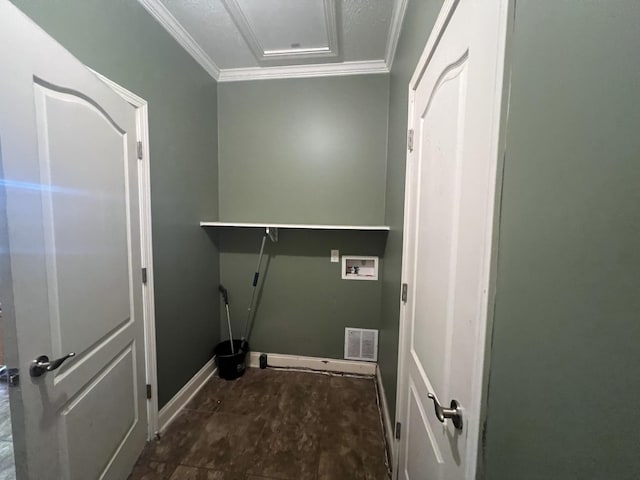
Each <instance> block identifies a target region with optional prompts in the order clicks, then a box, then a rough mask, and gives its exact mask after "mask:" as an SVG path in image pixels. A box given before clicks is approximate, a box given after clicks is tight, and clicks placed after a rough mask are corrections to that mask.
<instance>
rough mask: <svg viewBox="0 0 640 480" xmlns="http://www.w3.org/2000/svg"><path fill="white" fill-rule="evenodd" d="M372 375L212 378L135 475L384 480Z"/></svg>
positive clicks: (181, 479)
mask: <svg viewBox="0 0 640 480" xmlns="http://www.w3.org/2000/svg"><path fill="white" fill-rule="evenodd" d="M388 478H389V476H388V473H387V467H386V464H385V446H384V440H383V433H382V428H381V423H380V416H379V411H378V406H377V403H376V388H375V384H374V380H373V379H369V378H352V377H342V376H327V375H321V374H314V373H301V372H292V371H281V370H272V369H266V370H259V369H248V370H247V372H246V373H245V375H244V376H243V377H241V378H239V379H237V380H235V381H225V380H221V379H219V378H217V377H216V378H214V379H212V380H211V381H210V382H209V383H208V384H207V385H206V386H205V387H204V388H203V389H202V390H201V391H200V392H199V393H198V395H197V396H196V397H195V398H194V399H193V400H192V401H191V402H190V403H189V405H188V406H187V408H186V409H185V410H184V411H183V412H182V413H181V414H180V416H179V417H178V418H177V419H176V420H175V421H174V422H173V423H172V424H171V425H170V426H169V428H168V429H167V432H166V433H165V434H164V435H163V437H162V439H161V440H159V441H157V442H153V443H151V444H150V445H149V446H148V447H147V448H146V449H145V451H144V452H143V454H142V455H141V457H140V459H139V460H138V464H137V465H136V468H135V469H134V471H133V473H132V474H131V477H130V480H142V479H144V480H151V479H153V480H270V479H276V480H307V479H308V480H352V479H353V480H387V479H388Z"/></svg>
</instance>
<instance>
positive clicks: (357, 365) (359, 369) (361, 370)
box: [249, 352, 377, 376]
mask: <svg viewBox="0 0 640 480" xmlns="http://www.w3.org/2000/svg"><path fill="white" fill-rule="evenodd" d="M261 353H263V352H250V353H249V366H250V367H253V368H256V367H259V366H260V354H261ZM267 363H268V364H269V366H270V367H284V368H303V369H308V370H317V371H321V372H337V373H352V374H357V375H371V376H373V375H375V374H376V367H377V364H375V363H373V362H358V361H354V360H338V359H335V358H320V357H301V356H299V355H283V354H281V353H267Z"/></svg>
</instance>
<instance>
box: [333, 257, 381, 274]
mask: <svg viewBox="0 0 640 480" xmlns="http://www.w3.org/2000/svg"><path fill="white" fill-rule="evenodd" d="M342 279H343V280H378V257H363V256H358V255H343V256H342Z"/></svg>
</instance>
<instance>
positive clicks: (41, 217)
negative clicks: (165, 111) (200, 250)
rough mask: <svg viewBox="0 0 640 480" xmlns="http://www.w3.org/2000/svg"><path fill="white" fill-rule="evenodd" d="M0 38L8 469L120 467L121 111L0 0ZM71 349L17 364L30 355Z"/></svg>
mask: <svg viewBox="0 0 640 480" xmlns="http://www.w3.org/2000/svg"><path fill="white" fill-rule="evenodd" d="M0 45H2V47H1V48H0V155H1V162H0V165H1V168H2V171H1V172H0V174H1V178H2V182H1V184H0V200H2V201H0V229H4V230H5V231H4V234H3V235H0V242H2V243H3V244H2V245H0V252H1V255H0V263H1V265H0V272H2V273H3V277H2V279H1V280H0V281H1V284H0V296H2V298H1V300H0V301H1V302H2V305H3V310H4V317H5V318H4V321H5V328H6V329H7V330H8V331H9V332H8V335H9V336H12V335H15V336H16V338H17V345H16V346H17V352H15V354H14V355H13V356H12V357H10V358H8V360H7V363H8V364H9V365H10V366H17V367H19V368H20V385H19V386H18V387H15V388H12V389H11V393H10V400H11V410H12V420H13V428H14V445H15V453H16V463H17V472H18V478H19V479H27V478H28V479H34V480H35V479H37V480H43V479H52V480H60V479H78V480H91V479H97V478H107V479H117V480H122V479H125V478H127V476H128V474H129V472H130V471H131V468H132V466H133V464H134V463H135V461H136V458H137V457H138V455H139V453H140V452H141V450H142V448H143V447H144V443H145V439H146V433H147V414H146V399H145V394H144V392H145V377H144V372H145V369H144V342H143V328H144V326H143V318H142V303H141V299H142V290H141V288H142V280H141V270H140V228H139V210H138V208H139V206H138V191H137V188H138V181H137V172H138V170H137V165H136V162H137V159H136V138H135V132H136V125H135V111H134V108H133V107H132V106H131V105H129V104H128V103H127V102H125V101H124V100H122V99H121V98H120V97H119V96H118V95H117V94H116V93H114V92H113V91H112V90H111V89H110V88H109V87H107V86H106V85H105V84H104V83H103V82H102V81H100V80H99V79H98V78H97V77H96V76H95V75H94V74H93V73H91V72H89V70H87V68H85V67H84V66H83V65H82V64H81V63H80V62H78V61H77V60H76V59H75V58H73V57H72V56H71V55H70V54H69V53H68V52H67V51H65V50H64V49H63V48H62V47H61V46H60V45H58V44H57V43H56V42H55V41H54V40H52V39H51V38H50V37H48V36H47V35H46V34H45V33H44V32H43V31H42V30H40V29H39V28H38V27H37V26H36V25H35V24H34V23H32V22H31V21H30V20H29V19H28V18H27V17H26V16H25V15H23V14H22V13H21V12H20V11H19V10H17V9H16V8H15V7H13V6H12V5H11V4H10V3H9V2H8V1H4V0H0ZM71 352H73V353H75V357H73V358H69V359H68V360H67V361H66V362H65V363H64V364H63V365H62V366H60V367H59V368H57V369H56V370H53V371H46V369H45V368H44V367H45V366H46V364H45V365H43V367H42V368H40V369H36V370H39V371H34V373H35V374H38V373H41V375H40V376H31V375H30V365H31V364H32V362H33V360H34V359H36V358H37V357H40V356H41V355H46V356H48V357H49V359H50V360H52V361H53V360H54V359H58V358H61V357H64V356H65V355H67V354H69V353H71ZM55 366H56V365H55V363H53V362H52V363H51V365H50V368H52V367H55Z"/></svg>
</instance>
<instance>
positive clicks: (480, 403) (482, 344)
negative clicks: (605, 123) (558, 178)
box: [392, 0, 515, 480]
mask: <svg viewBox="0 0 640 480" xmlns="http://www.w3.org/2000/svg"><path fill="white" fill-rule="evenodd" d="M461 1H462V0H445V1H444V4H443V5H442V8H441V9H440V13H439V14H438V17H437V19H436V22H435V24H434V26H433V29H432V30H431V33H430V35H429V38H428V40H427V43H426V45H425V48H424V50H423V52H422V54H421V55H420V59H419V60H418V63H417V65H416V68H415V70H414V73H413V75H412V76H411V80H410V81H409V86H408V99H409V101H408V113H407V118H408V120H407V133H408V132H409V131H410V130H411V129H414V121H413V116H414V108H415V90H416V88H417V86H418V83H419V82H420V80H421V78H422V76H423V74H424V72H425V70H426V68H427V66H428V65H429V62H430V60H431V58H432V56H433V53H434V51H435V49H436V48H437V47H438V45H439V43H440V39H441V38H442V35H443V33H444V30H445V28H446V27H447V25H448V23H449V20H450V18H451V17H452V15H453V13H454V11H455V9H456V7H457V6H458V4H459V3H460V2H461ZM498 2H499V12H500V19H499V32H498V35H499V40H498V42H497V44H496V48H497V49H498V51H499V57H498V65H497V70H498V75H497V79H498V81H497V82H496V84H495V90H494V105H493V111H492V114H491V118H490V121H491V123H492V135H491V138H490V142H491V145H492V147H491V158H492V159H494V162H493V165H492V167H491V169H492V171H491V177H492V180H495V183H494V185H495V192H494V195H493V196H492V197H490V198H489V206H488V207H489V208H488V209H487V212H488V218H487V225H490V228H488V229H487V240H486V242H487V243H486V245H487V248H486V250H485V258H484V261H483V272H482V277H483V283H484V289H483V290H484V294H483V297H482V311H481V315H479V318H478V322H479V323H478V329H477V332H478V334H477V337H476V345H477V346H478V348H477V350H476V357H475V359H474V365H475V367H474V369H473V374H472V378H473V380H472V397H473V403H474V407H475V408H476V409H477V411H478V413H479V415H478V421H477V422H467V423H466V428H467V429H468V432H470V433H469V434H468V436H467V439H468V440H467V448H466V458H465V462H466V465H467V467H466V472H465V478H466V479H467V480H475V479H476V475H477V473H478V471H480V468H479V465H478V460H479V457H478V452H479V449H480V435H481V426H482V425H483V424H484V423H485V417H486V398H487V387H488V376H489V365H490V354H491V352H490V348H488V342H489V341H490V339H491V335H492V330H493V312H494V309H495V292H496V275H495V273H496V270H497V264H498V245H499V224H500V213H501V212H500V208H501V200H502V177H503V171H504V161H505V151H506V141H505V138H504V137H505V135H504V132H505V128H504V127H505V126H506V120H507V116H508V99H509V93H510V88H511V84H510V79H511V76H510V61H509V58H510V57H509V50H508V48H509V45H510V41H509V40H510V38H511V33H512V25H513V13H514V9H515V7H514V5H513V1H512V0H498ZM408 138H409V136H408V135H407V140H408ZM406 147H407V149H406V152H407V153H406V167H405V168H406V170H405V198H404V210H403V212H404V220H403V230H402V231H403V238H402V270H401V283H403V284H404V283H407V282H408V281H409V278H408V259H407V255H406V252H408V251H409V248H410V245H409V239H408V238H407V235H406V232H407V230H408V225H409V218H410V215H408V213H409V212H410V211H411V208H410V205H409V199H410V198H411V196H412V195H411V194H412V193H413V186H412V183H411V179H412V175H413V173H414V172H413V170H414V168H415V162H414V161H413V156H414V151H412V150H411V151H410V150H409V148H408V145H406ZM415 153H416V154H417V152H415ZM408 341H409V325H408V312H407V309H406V303H404V302H403V301H402V300H401V299H400V315H399V336H398V377H397V384H396V387H397V388H396V412H395V416H396V422H402V421H403V420H404V416H405V415H406V408H405V405H404V403H406V398H405V391H406V390H407V388H408V385H407V380H408V378H407V365H406V362H405V357H406V353H407V348H408ZM403 430H404V429H403ZM392 451H393V453H394V455H395V458H393V480H396V479H397V478H398V469H399V465H400V455H399V453H400V439H396V440H395V442H394V446H393V449H392Z"/></svg>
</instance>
